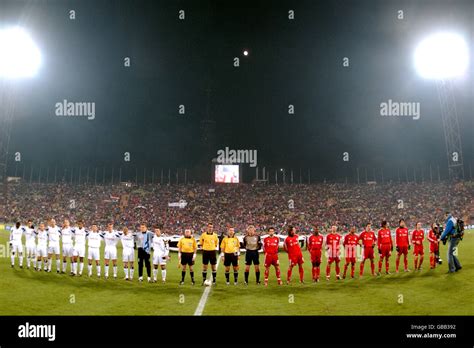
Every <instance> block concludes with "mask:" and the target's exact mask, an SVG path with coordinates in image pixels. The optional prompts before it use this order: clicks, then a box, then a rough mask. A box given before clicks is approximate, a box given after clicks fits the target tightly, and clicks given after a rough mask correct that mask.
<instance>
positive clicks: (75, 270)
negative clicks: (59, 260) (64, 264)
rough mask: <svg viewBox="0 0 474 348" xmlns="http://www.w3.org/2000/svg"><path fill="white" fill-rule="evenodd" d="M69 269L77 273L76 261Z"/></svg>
mask: <svg viewBox="0 0 474 348" xmlns="http://www.w3.org/2000/svg"><path fill="white" fill-rule="evenodd" d="M71 271H72V273H74V274H77V262H73V263H72V264H71Z"/></svg>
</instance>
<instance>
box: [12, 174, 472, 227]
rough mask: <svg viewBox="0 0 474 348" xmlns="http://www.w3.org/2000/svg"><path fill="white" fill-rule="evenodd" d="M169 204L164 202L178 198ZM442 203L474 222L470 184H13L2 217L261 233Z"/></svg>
mask: <svg viewBox="0 0 474 348" xmlns="http://www.w3.org/2000/svg"><path fill="white" fill-rule="evenodd" d="M178 202H181V206H180V205H179V204H175V205H176V206H172V207H170V206H169V205H168V204H169V203H178ZM446 209H449V210H450V211H452V212H454V214H455V216H459V217H462V218H463V219H465V221H466V223H467V224H469V223H473V222H474V182H472V181H465V182H459V183H450V182H436V183H431V182H425V183H386V184H363V185H358V184H326V183H316V184H311V185H302V184H295V185H265V184H261V183H259V184H221V185H204V184H192V185H159V184H153V185H152V184H149V185H141V186H136V185H130V184H127V185H125V184H120V185H109V186H95V185H70V184H64V183H63V184H26V183H15V184H12V185H10V187H9V204H8V207H7V212H6V214H5V215H6V216H4V217H3V220H5V221H6V222H10V223H11V222H15V221H22V222H23V221H25V220H26V219H33V220H34V221H35V223H39V222H40V221H45V220H47V219H48V218H50V217H54V218H55V219H56V220H57V221H58V222H59V221H62V220H63V219H64V218H69V219H70V220H72V221H73V222H74V221H77V220H78V219H83V220H84V221H85V223H86V225H87V226H89V225H91V224H92V223H97V224H99V225H100V226H105V225H106V223H107V222H114V223H115V225H117V227H118V228H120V227H123V226H128V227H129V228H132V229H135V228H136V226H137V225H138V224H139V223H140V222H146V223H147V224H149V225H150V226H151V225H155V224H158V225H161V226H162V228H163V229H164V231H165V232H166V233H168V234H175V233H181V232H182V231H183V230H184V229H185V228H192V229H194V230H195V231H199V230H201V229H202V228H203V227H204V226H205V225H206V223H207V222H209V221H211V222H213V223H214V226H215V228H216V230H217V231H220V232H222V231H223V230H225V228H226V227H227V226H229V225H232V226H234V227H235V228H236V230H237V231H241V232H242V231H244V230H245V229H246V227H247V226H248V225H250V224H252V225H255V226H256V228H257V229H258V230H260V231H262V230H264V229H266V228H267V227H269V226H274V227H275V228H276V229H277V231H278V232H282V231H283V230H284V229H285V226H286V225H289V224H292V225H295V226H296V227H297V229H298V230H299V231H300V233H301V232H303V233H308V232H309V231H311V229H312V228H313V227H314V226H315V225H319V226H321V227H323V228H326V227H327V226H329V225H331V224H334V223H337V224H338V225H339V226H340V227H341V228H342V229H344V230H346V229H347V228H348V227H349V226H350V225H356V226H357V227H358V228H359V229H360V228H362V227H363V226H364V224H365V223H366V222H368V221H371V222H372V223H373V224H375V225H376V226H378V225H379V224H380V221H381V220H387V221H389V223H390V225H391V226H397V225H398V220H399V219H400V218H404V219H405V220H406V222H407V224H408V226H409V228H412V227H413V226H414V224H415V223H416V222H418V221H420V222H421V223H422V224H423V225H424V226H426V227H427V226H428V225H429V224H431V223H432V222H435V221H436V220H439V221H440V222H441V221H442V216H443V213H444V211H445V210H446Z"/></svg>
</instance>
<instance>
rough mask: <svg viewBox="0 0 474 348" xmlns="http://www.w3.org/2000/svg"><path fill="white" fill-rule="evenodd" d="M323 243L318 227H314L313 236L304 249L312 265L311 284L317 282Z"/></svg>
mask: <svg viewBox="0 0 474 348" xmlns="http://www.w3.org/2000/svg"><path fill="white" fill-rule="evenodd" d="M323 243H324V237H323V236H321V235H320V234H319V227H318V226H316V227H315V228H314V231H313V234H312V235H311V236H309V237H308V239H307V240H306V249H307V250H308V251H309V254H310V255H311V264H312V265H313V268H312V271H313V272H312V273H313V282H319V275H320V273H321V269H320V265H321V254H322V248H323Z"/></svg>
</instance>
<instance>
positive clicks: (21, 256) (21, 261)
mask: <svg viewBox="0 0 474 348" xmlns="http://www.w3.org/2000/svg"><path fill="white" fill-rule="evenodd" d="M19 259H20V267H21V266H23V255H21V254H20V256H19Z"/></svg>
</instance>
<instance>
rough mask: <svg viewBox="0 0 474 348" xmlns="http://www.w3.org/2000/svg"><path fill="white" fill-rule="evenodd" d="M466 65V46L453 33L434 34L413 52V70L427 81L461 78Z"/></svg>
mask: <svg viewBox="0 0 474 348" xmlns="http://www.w3.org/2000/svg"><path fill="white" fill-rule="evenodd" d="M468 63H469V50H468V47H467V44H466V42H465V40H464V39H463V38H462V37H461V36H460V35H458V34H455V33H450V32H440V33H435V34H433V35H431V36H429V37H427V38H426V39H424V40H423V41H422V42H421V43H420V44H419V45H418V47H417V48H416V50H415V68H416V70H417V72H418V74H419V75H420V76H421V77H423V78H427V79H439V80H445V79H450V78H454V77H459V76H462V75H463V74H464V73H465V72H466V70H467V67H468Z"/></svg>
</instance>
